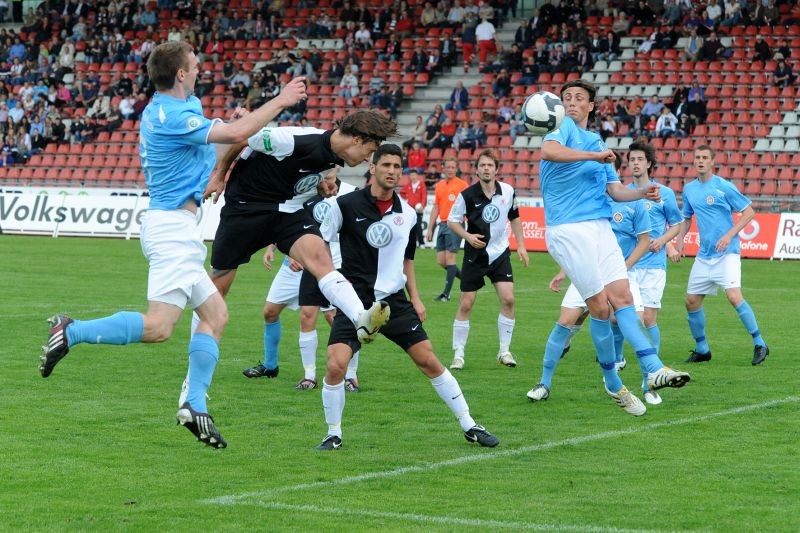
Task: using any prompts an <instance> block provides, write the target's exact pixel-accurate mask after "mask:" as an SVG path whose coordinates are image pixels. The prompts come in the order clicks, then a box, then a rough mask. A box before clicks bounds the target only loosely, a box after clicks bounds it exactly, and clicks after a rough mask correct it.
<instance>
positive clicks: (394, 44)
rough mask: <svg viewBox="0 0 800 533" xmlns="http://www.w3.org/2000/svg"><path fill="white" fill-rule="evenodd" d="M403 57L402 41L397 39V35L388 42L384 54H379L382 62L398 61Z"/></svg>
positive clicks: (392, 36) (393, 35)
mask: <svg viewBox="0 0 800 533" xmlns="http://www.w3.org/2000/svg"><path fill="white" fill-rule="evenodd" d="M401 56H402V48H401V46H400V40H399V39H398V38H397V35H395V34H392V35H391V36H390V37H389V39H388V40H387V41H386V46H385V47H384V48H383V52H382V53H380V54H378V59H379V60H381V61H398V60H399V59H400V57H401Z"/></svg>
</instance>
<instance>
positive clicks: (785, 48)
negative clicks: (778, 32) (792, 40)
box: [775, 37, 792, 61]
mask: <svg viewBox="0 0 800 533" xmlns="http://www.w3.org/2000/svg"><path fill="white" fill-rule="evenodd" d="M781 57H782V58H784V59H785V60H786V61H789V59H791V58H792V48H791V46H789V39H787V38H785V37H784V38H783V39H781V45H780V46H779V47H778V51H777V52H776V54H775V59H776V60H777V59H778V58H781Z"/></svg>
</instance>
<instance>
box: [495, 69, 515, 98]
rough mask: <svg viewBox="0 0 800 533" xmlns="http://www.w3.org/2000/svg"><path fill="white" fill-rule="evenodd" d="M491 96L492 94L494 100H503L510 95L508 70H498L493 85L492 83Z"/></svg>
mask: <svg viewBox="0 0 800 533" xmlns="http://www.w3.org/2000/svg"><path fill="white" fill-rule="evenodd" d="M492 94H494V96H495V98H505V97H506V96H508V95H509V94H511V76H510V75H509V74H508V70H506V69H501V70H500V73H499V74H498V75H497V77H496V78H495V79H494V83H492Z"/></svg>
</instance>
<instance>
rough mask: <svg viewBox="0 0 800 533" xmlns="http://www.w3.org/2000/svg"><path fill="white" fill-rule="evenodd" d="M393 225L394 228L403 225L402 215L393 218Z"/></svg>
mask: <svg viewBox="0 0 800 533" xmlns="http://www.w3.org/2000/svg"><path fill="white" fill-rule="evenodd" d="M394 225H395V226H402V225H403V215H397V216H396V217H394Z"/></svg>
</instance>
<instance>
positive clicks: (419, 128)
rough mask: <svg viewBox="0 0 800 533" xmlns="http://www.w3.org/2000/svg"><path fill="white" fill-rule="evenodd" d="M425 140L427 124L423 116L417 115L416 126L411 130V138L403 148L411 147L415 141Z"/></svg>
mask: <svg viewBox="0 0 800 533" xmlns="http://www.w3.org/2000/svg"><path fill="white" fill-rule="evenodd" d="M424 138H425V122H424V121H423V120H422V115H417V118H416V119H415V122H414V126H412V128H411V137H410V138H409V139H407V140H406V141H405V142H404V143H403V148H408V147H410V146H411V145H412V144H413V143H414V141H418V142H420V143H421V142H422V140H423V139H424Z"/></svg>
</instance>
